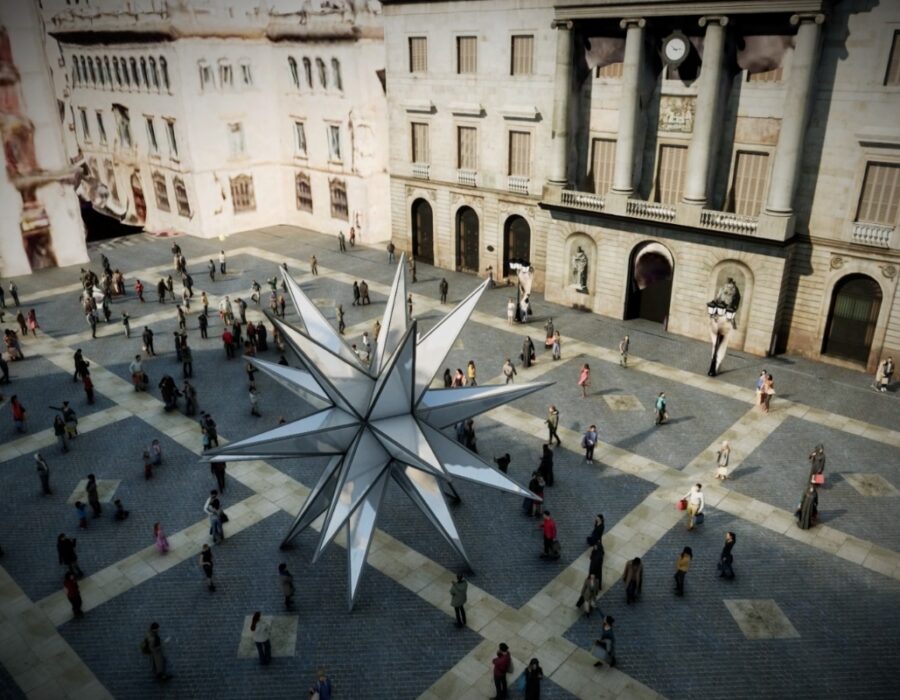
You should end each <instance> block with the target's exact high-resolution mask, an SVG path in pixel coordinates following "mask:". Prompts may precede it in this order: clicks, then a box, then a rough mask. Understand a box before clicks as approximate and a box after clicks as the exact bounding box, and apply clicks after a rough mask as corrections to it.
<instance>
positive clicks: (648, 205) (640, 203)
mask: <svg viewBox="0 0 900 700" xmlns="http://www.w3.org/2000/svg"><path fill="white" fill-rule="evenodd" d="M625 213H626V214H628V215H629V216H636V217H638V218H640V219H653V220H654V221H670V222H671V221H675V214H676V213H677V210H676V208H675V205H674V204H660V203H658V202H645V201H644V200H642V199H629V200H628V201H627V202H626V203H625Z"/></svg>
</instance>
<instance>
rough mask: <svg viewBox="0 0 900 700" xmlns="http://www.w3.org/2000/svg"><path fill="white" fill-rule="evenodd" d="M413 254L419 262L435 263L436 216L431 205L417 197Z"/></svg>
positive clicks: (413, 215)
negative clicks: (433, 214)
mask: <svg viewBox="0 0 900 700" xmlns="http://www.w3.org/2000/svg"><path fill="white" fill-rule="evenodd" d="M411 219H412V254H413V258H414V259H415V260H418V261H419V262H423V263H427V264H429V265H434V225H433V224H434V217H433V216H432V212H431V205H430V204H429V203H428V202H426V201H425V200H424V199H417V200H416V201H415V202H413V205H412V216H411Z"/></svg>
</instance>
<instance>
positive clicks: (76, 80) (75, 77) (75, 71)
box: [72, 56, 81, 85]
mask: <svg viewBox="0 0 900 700" xmlns="http://www.w3.org/2000/svg"><path fill="white" fill-rule="evenodd" d="M80 84H81V66H80V65H79V63H78V56H72V85H80Z"/></svg>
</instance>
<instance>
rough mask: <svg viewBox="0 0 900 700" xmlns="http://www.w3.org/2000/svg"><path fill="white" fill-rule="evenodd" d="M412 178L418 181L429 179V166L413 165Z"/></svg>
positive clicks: (425, 164)
mask: <svg viewBox="0 0 900 700" xmlns="http://www.w3.org/2000/svg"><path fill="white" fill-rule="evenodd" d="M412 176H413V177H417V178H419V179H420V180H430V179H431V165H430V164H429V163H413V164H412Z"/></svg>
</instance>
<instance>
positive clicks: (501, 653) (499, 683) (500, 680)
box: [491, 642, 512, 700]
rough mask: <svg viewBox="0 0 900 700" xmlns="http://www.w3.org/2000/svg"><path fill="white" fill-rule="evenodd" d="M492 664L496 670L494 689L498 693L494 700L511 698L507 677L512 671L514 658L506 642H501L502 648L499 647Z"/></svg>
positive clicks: (494, 673)
mask: <svg viewBox="0 0 900 700" xmlns="http://www.w3.org/2000/svg"><path fill="white" fill-rule="evenodd" d="M491 664H492V666H493V669H494V672H493V677H494V688H495V689H496V691H497V694H496V695H495V696H494V699H493V700H506V699H507V698H508V697H509V688H508V686H507V683H506V676H507V674H508V673H510V671H511V670H512V656H511V655H510V653H509V647H508V646H507V645H506V644H505V643H504V642H500V646H499V647H497V655H496V656H495V657H494V658H493V660H492V661H491Z"/></svg>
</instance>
